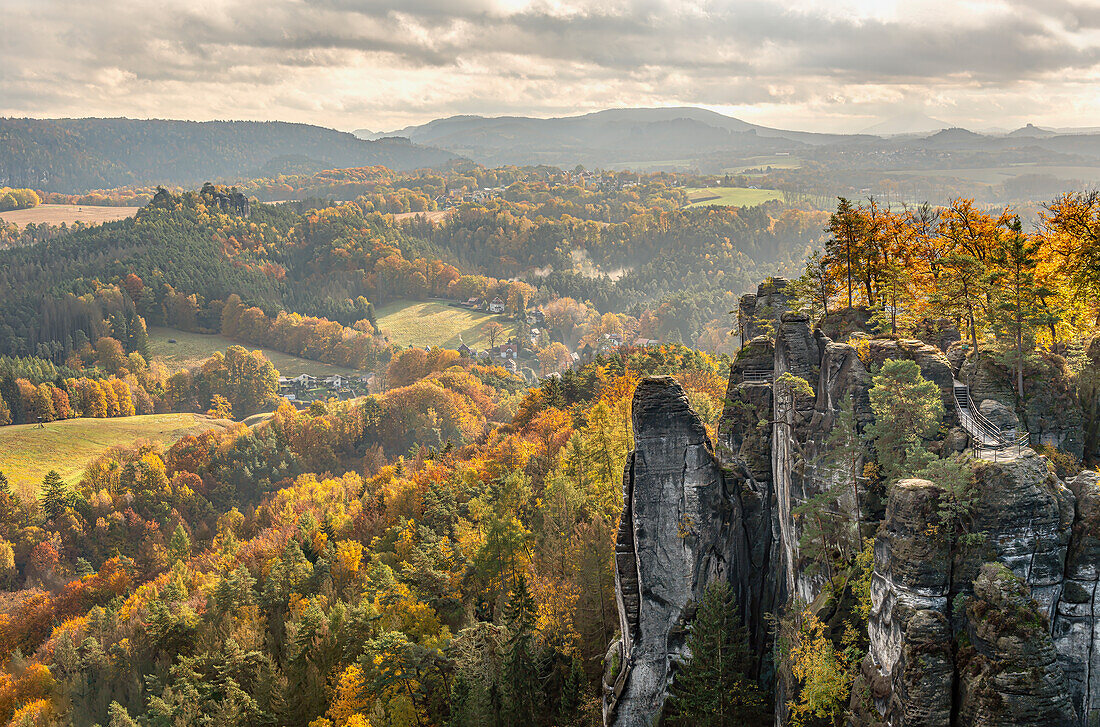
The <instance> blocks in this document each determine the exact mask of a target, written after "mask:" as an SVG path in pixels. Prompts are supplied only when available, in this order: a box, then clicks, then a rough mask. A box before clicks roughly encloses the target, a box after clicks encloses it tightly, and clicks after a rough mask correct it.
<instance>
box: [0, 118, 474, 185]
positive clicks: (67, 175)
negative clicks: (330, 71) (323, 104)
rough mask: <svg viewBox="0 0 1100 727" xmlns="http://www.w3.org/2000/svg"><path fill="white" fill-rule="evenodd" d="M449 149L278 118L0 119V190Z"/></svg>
mask: <svg viewBox="0 0 1100 727" xmlns="http://www.w3.org/2000/svg"><path fill="white" fill-rule="evenodd" d="M454 158H455V155H454V154H453V153H451V152H447V151H443V150H440V149H432V148H427V147H422V146H418V145H416V144H412V143H410V142H408V141H405V140H398V139H386V140H381V141H366V140H363V139H359V138H357V137H356V136H354V135H353V134H349V133H347V132H343V131H336V130H334V129H326V128H324V127H320V126H311V125H308V124H292V123H286V122H281V121H202V122H199V121H170V120H159V119H152V120H143V119H125V118H117V119H99V118H87V119H17V118H0V185H7V186H15V187H32V188H35V189H45V190H48V191H57V192H70V193H71V192H84V191H87V190H91V189H104V188H112V187H120V186H126V185H142V186H146V185H155V184H178V185H185V186H186V185H197V184H201V183H202V182H204V181H207V180H213V179H224V180H235V179H241V178H248V177H254V176H272V175H275V174H280V173H301V172H315V171H319V170H321V169H331V168H345V167H361V166H372V165H384V166H387V167H390V168H391V169H397V170H405V169H416V168H420V167H430V166H438V165H441V164H445V163H446V162H448V161H451V160H453V159H454Z"/></svg>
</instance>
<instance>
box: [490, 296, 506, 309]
mask: <svg viewBox="0 0 1100 727" xmlns="http://www.w3.org/2000/svg"><path fill="white" fill-rule="evenodd" d="M489 312H490V313H503V312H504V301H503V300H501V299H500V297H499V296H498V297H496V298H493V302H492V303H490V304H489Z"/></svg>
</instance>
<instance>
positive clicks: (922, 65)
mask: <svg viewBox="0 0 1100 727" xmlns="http://www.w3.org/2000/svg"><path fill="white" fill-rule="evenodd" d="M0 17H2V18H3V30H2V32H0V116H32V117H59V116H71V117H76V116H128V117H133V118H185V119H195V120H209V119H256V120H282V121H296V122H304V123H312V124H318V125H322V126H329V127H334V128H339V129H345V130H352V129H359V128H366V129H371V130H374V131H392V130H395V129H398V128H401V127H404V126H406V125H410V124H419V123H424V122H427V121H430V120H431V119H433V118H439V117H444V116H451V115H455V114H481V115H487V116H497V115H507V114H520V115H529V116H544V117H545V116H568V115H575V114H580V113H586V112H590V111H597V110H600V109H604V108H621V107H635V106H685V105H693V106H701V107H705V108H709V109H713V110H715V111H720V112H722V113H727V114H729V115H732V116H736V117H738V118H742V119H744V120H746V121H751V122H753V123H759V124H766V125H770V126H777V127H782V128H792V129H805V130H811V131H859V130H861V129H863V128H866V127H867V126H870V125H871V124H874V123H875V122H877V121H879V120H881V119H883V118H888V117H891V116H894V115H899V114H907V113H924V114H927V115H929V116H933V117H935V118H936V119H941V120H944V121H947V122H948V123H952V124H955V125H959V126H965V127H967V128H971V129H987V128H997V127H1000V128H1005V129H1011V128H1015V127H1018V126H1021V125H1023V124H1024V123H1026V122H1032V123H1036V124H1038V125H1043V126H1053V127H1061V126H1097V125H1100V0H1088V1H1087V2H1086V1H1079V0H1002V1H998V2H984V1H966V0H964V1H962V2H939V1H927V0H907V1H906V2H891V1H889V0H878V1H873V0H855V1H846V0H832V1H830V2H824V1H821V2H819V1H817V0H808V1H793V0H788V1H777V2H764V1H761V0H727V1H725V2H706V1H701V2H667V1H665V0H359V1H354V0H262V1H260V0H256V1H246V0H213V1H208V0H185V1H180V0H158V2H156V3H152V2H148V0H142V1H140V2H139V1H138V0H108V1H106V2H104V1H102V0H0Z"/></svg>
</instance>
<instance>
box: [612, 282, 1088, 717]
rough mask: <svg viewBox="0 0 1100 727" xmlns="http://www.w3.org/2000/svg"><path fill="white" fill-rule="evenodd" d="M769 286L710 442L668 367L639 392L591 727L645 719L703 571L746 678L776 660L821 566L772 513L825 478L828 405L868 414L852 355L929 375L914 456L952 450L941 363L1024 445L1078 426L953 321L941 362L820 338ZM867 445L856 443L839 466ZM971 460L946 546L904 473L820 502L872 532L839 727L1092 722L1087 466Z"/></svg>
mask: <svg viewBox="0 0 1100 727" xmlns="http://www.w3.org/2000/svg"><path fill="white" fill-rule="evenodd" d="M785 288H786V285H785V282H784V281H779V280H771V281H768V282H767V283H766V284H765V285H763V286H761V289H760V290H759V291H758V294H757V295H756V296H746V297H745V298H744V299H743V300H742V305H741V309H740V313H741V316H742V321H741V323H742V326H743V327H744V329H745V330H746V331H747V332H748V335H749V336H750V340H748V341H747V342H746V343H745V345H744V346H743V348H742V350H741V351H740V353H739V354H738V356H737V357H736V358H735V360H734V361H733V363H732V365H731V369H730V381H729V387H728V389H727V396H726V402H725V408H724V410H723V414H722V418H721V420H720V422H719V426H718V436H717V443H716V447H715V448H714V449H712V448H711V445H710V442H709V441H708V440H707V437H706V435H705V433H704V429H703V427H702V425H701V424H700V423H699V421H698V419H697V418H696V417H695V416H694V414H693V413H692V412H691V411H690V408H689V407H688V404H687V400H686V398H685V397H684V396H683V392H682V390H680V388H679V387H678V386H677V385H676V384H675V383H674V382H672V381H671V380H670V379H667V378H652V379H646V380H644V381H643V382H642V383H641V384H640V385H639V387H638V390H637V393H636V396H635V401H634V432H635V443H636V447H635V450H634V451H633V452H632V453H631V454H630V457H629V460H628V463H627V467H626V472H625V474H624V497H625V503H624V504H625V509H624V512H623V517H622V525H621V528H620V531H619V534H618V545H617V556H616V557H617V561H616V571H617V574H616V575H617V586H618V592H619V611H620V618H621V622H622V639H621V640H620V641H618V642H616V643H615V644H613V645H612V648H611V649H610V650H609V652H608V657H607V663H608V665H609V669H608V673H607V675H606V677H605V686H606V691H605V700H604V708H605V721H606V723H607V724H609V725H650V724H653V723H654V720H655V719H657V718H658V717H659V715H660V713H661V711H662V709H663V704H664V700H665V698H666V696H667V693H668V687H669V684H670V681H671V678H672V676H673V673H674V669H675V665H676V663H677V662H678V661H679V660H680V659H682V658H683V657H684V656H685V647H684V638H685V629H686V627H687V626H688V625H689V623H690V620H691V618H692V617H693V613H692V611H693V606H692V602H693V601H694V600H696V599H697V598H698V597H699V596H700V595H701V593H702V592H703V589H705V587H706V586H707V584H709V583H710V582H711V581H713V580H715V579H723V580H726V581H728V582H730V583H731V584H732V585H733V586H734V590H735V592H736V593H737V595H738V599H739V600H738V603H739V608H740V610H741V612H742V613H741V615H742V618H743V621H744V623H745V625H746V627H747V629H748V632H749V639H750V646H751V648H752V649H753V650H754V652H755V653H756V655H757V657H758V661H757V666H758V670H757V673H758V675H762V676H765V677H766V676H767V675H770V674H773V673H775V671H776V670H775V669H774V665H772V664H771V663H770V658H771V656H770V655H771V653H772V643H771V639H772V637H771V630H770V618H771V617H772V616H775V615H780V614H782V612H783V610H784V608H785V606H786V605H787V604H788V603H789V602H790V601H791V599H792V598H794V597H797V598H799V599H801V600H803V601H805V602H822V603H823V602H825V600H826V599H824V598H822V594H823V586H824V577H823V575H822V574H820V573H816V572H815V571H813V570H811V569H810V568H809V565H810V563H809V560H808V559H807V558H806V557H804V555H803V554H802V553H800V549H799V540H800V536H801V535H802V533H801V526H800V521H799V518H796V517H794V516H793V514H792V513H793V511H794V510H795V509H796V508H797V507H798V506H799V505H800V504H801V503H803V502H805V501H806V500H807V499H808V498H811V497H814V496H816V495H819V494H820V493H822V492H825V491H826V490H833V491H834V492H836V490H835V489H834V488H833V485H834V484H835V483H836V482H837V480H836V479H835V478H836V477H837V474H836V464H835V462H831V461H830V460H829V456H828V455H829V447H830V446H831V445H830V438H831V436H832V435H833V434H834V433H835V432H836V429H835V427H836V423H837V421H838V417H839V415H840V410H841V407H842V405H843V404H845V403H846V402H847V401H851V402H852V407H853V412H854V414H855V420H856V428H857V430H858V431H862V430H863V428H864V427H865V426H866V425H867V424H869V423H870V422H871V421H872V420H873V412H872V411H871V408H870V404H869V396H868V391H869V389H870V387H871V375H870V373H869V370H873V369H874V367H876V366H879V365H881V364H882V363H883V362H884V361H886V360H888V359H909V360H913V361H915V362H916V363H917V364H918V365H919V366H920V369H921V372H922V375H923V376H924V377H925V378H926V379H929V380H931V381H933V382H935V383H936V384H937V385H938V386H939V388H940V391H941V394H942V397H943V402H944V421H943V425H944V427H945V429H944V431H945V432H947V435H946V437H945V438H944V440H943V441H942V442H941V443H936V446H935V447H934V450H935V451H939V452H942V453H944V454H946V453H950V452H955V451H961V450H962V449H964V448H965V446H966V445H967V435H966V434H965V432H964V431H963V430H961V429H960V428H959V426H958V425H959V422H958V419H957V415H956V411H955V405H954V391H953V388H954V386H953V382H954V379H955V377H956V375H958V377H959V378H960V379H962V380H966V378H967V377H970V378H971V383H972V384H973V382H974V380H975V379H976V380H977V381H978V383H977V384H976V385H974V386H973V387H972V395H973V396H974V398H975V401H977V402H981V401H989V402H990V403H988V404H987V405H986V407H985V410H984V411H986V412H987V415H990V416H997V417H1000V418H1001V419H1003V424H1004V425H1005V427H1006V428H1008V427H1007V425H1009V424H1010V415H1011V417H1015V416H1016V415H1017V414H1019V415H1020V428H1021V430H1022V429H1023V428H1024V427H1026V428H1028V429H1029V431H1030V432H1031V433H1032V435H1033V437H1035V439H1033V441H1046V440H1045V439H1043V438H1044V437H1045V438H1046V439H1049V438H1050V437H1054V436H1056V437H1057V438H1058V441H1059V442H1061V443H1062V444H1063V445H1065V444H1066V443H1069V444H1071V445H1072V443H1073V442H1074V441H1083V439H1084V438H1083V436H1082V435H1081V433H1080V431H1079V429H1080V428H1079V424H1080V422H1079V420H1078V421H1077V424H1075V423H1074V421H1075V420H1074V419H1073V417H1074V414H1073V412H1072V411H1070V413H1069V414H1066V413H1065V412H1052V413H1047V414H1044V413H1041V412H1039V411H1038V409H1037V408H1036V407H1037V406H1038V405H1034V404H1028V405H1027V406H1025V407H1024V408H1023V409H1016V408H1015V407H1014V406H1008V404H1007V402H1006V400H1004V399H1002V398H1000V397H1001V396H1002V395H1003V394H1004V392H1003V391H1002V390H1001V389H999V388H997V387H998V386H1000V384H999V379H997V376H998V375H999V374H998V373H997V371H996V370H995V367H992V365H990V366H991V367H990V368H983V366H982V365H979V366H976V367H974V370H972V371H968V370H967V367H968V366H973V364H971V363H970V361H969V360H967V359H965V357H963V356H961V355H960V353H961V352H962V351H963V350H964V347H963V346H961V345H959V344H957V343H956V344H952V343H951V340H950V339H951V338H952V336H947V337H945V339H944V340H943V341H937V343H939V344H941V345H942V346H945V347H947V348H948V350H949V351H950V352H951V353H952V355H953V356H954V358H951V357H949V356H945V354H944V353H943V351H942V348H939V347H937V346H934V345H929V344H926V343H922V342H921V341H915V340H898V339H893V338H871V337H869V336H867V335H865V334H853V335H852V336H850V338H849V341H850V342H849V343H838V342H835V341H833V340H831V339H830V338H829V337H828V336H825V335H824V334H822V333H821V332H820V331H814V330H812V329H811V327H810V322H809V321H808V320H807V318H806V317H805V316H804V315H801V314H799V313H796V312H792V311H790V310H789V305H788V301H787V298H786V294H785ZM841 317H842V316H841ZM1096 348H1097V351H1098V353H1097V360H1100V344H1097V346H1096ZM949 359H950V360H949ZM1055 363H1056V362H1055ZM960 369H961V371H960ZM1098 370H1100V369H1098ZM1051 371H1053V372H1054V373H1053V374H1052V375H1053V377H1054V379H1056V382H1055V383H1054V384H1052V385H1050V386H1048V387H1047V389H1046V390H1047V391H1048V393H1049V396H1047V395H1046V394H1044V395H1043V396H1044V397H1045V398H1043V397H1039V401H1042V402H1047V403H1048V404H1050V405H1051V406H1052V407H1060V406H1062V404H1063V403H1064V402H1063V400H1064V399H1065V393H1066V392H1065V391H1064V388H1065V387H1064V384H1065V378H1064V377H1063V376H1062V374H1061V373H1058V371H1057V367H1055V368H1054V369H1051ZM956 372H958V374H956ZM785 375H789V376H797V377H800V378H802V379H805V380H806V382H808V383H809V384H810V386H811V388H812V389H813V393H812V395H804V394H803V395H795V394H794V392H795V390H796V387H792V386H791V385H790V378H789V376H785ZM1059 377H1062V378H1059ZM1036 380H1037V379H1036ZM1098 380H1100V375H1098ZM1033 384H1034V381H1032V384H1029V385H1033ZM1097 390H1100V386H1098V387H1097ZM994 394H995V395H996V396H994ZM1008 394H1009V395H1011V394H1012V390H1011V388H1009V389H1008ZM1007 401H1008V402H1011V401H1014V399H1011V398H1010V399H1008V400H1007ZM994 402H1000V403H1001V404H1004V405H1005V406H1006V407H1007V409H1006V410H1001V409H999V408H998V407H997V406H996V405H995V404H994ZM1096 408H1097V410H1098V411H1100V403H1098V404H1097V405H1096ZM1070 409H1072V407H1070ZM1077 411H1078V412H1080V409H1079V408H1078V409H1077ZM1075 427H1077V430H1075V429H1074V428H1075ZM1098 429H1100V425H1098ZM1075 431H1076V434H1075V433H1074V432H1075ZM1074 437H1077V440H1075V439H1074ZM865 446H866V445H865ZM1096 446H1097V447H1098V448H1100V444H1098V445H1096ZM870 454H871V452H870V451H868V450H862V451H861V452H859V453H857V455H856V459H857V462H856V468H855V469H856V471H862V467H863V462H864V461H867V458H868V457H869V456H870ZM973 472H974V477H975V483H976V486H977V496H976V498H975V503H976V504H975V506H974V507H973V509H972V511H971V512H970V514H969V517H968V518H967V519H966V525H967V531H968V532H969V533H971V534H972V535H980V536H981V537H980V538H977V539H968V541H967V544H965V545H964V544H963V542H962V540H961V539H960V538H959V537H957V535H958V534H956V533H949V532H947V531H946V526H945V525H944V523H943V515H942V512H943V510H944V508H945V507H946V506H947V504H948V502H949V499H950V494H949V493H946V490H945V489H944V483H939V482H929V481H927V480H918V479H911V480H903V481H902V482H900V483H897V484H895V485H894V486H892V487H890V490H889V493H886V492H883V491H881V488H880V489H879V490H876V489H875V488H874V486H872V485H871V484H868V483H864V484H860V485H858V486H857V487H856V488H855V490H854V491H853V492H848V491H844V492H843V493H841V494H839V495H830V498H832V497H837V498H838V499H837V500H836V504H835V509H833V510H831V512H832V514H833V515H835V516H836V517H844V518H851V516H852V515H853V513H854V512H855V511H856V510H857V509H858V513H859V515H860V520H861V522H862V523H863V525H864V530H863V535H864V536H865V537H874V538H875V549H874V556H875V560H874V572H873V578H872V583H871V608H872V610H871V614H870V616H869V619H868V624H867V627H868V636H869V641H870V647H869V651H868V654H867V657H866V658H865V659H864V661H863V663H862V664H861V667H860V675H859V677H858V680H857V684H856V685H855V687H854V688H853V690H852V695H851V720H850V725H852V727H871V725H875V726H879V725H890V726H891V727H913V726H916V725H921V726H924V725H928V726H942V727H964V726H968V725H971V724H978V725H989V726H992V725H1000V724H1005V725H1040V724H1052V725H1062V724H1065V725H1074V727H1085V725H1088V724H1092V723H1095V722H1098V721H1100V625H1098V624H1097V610H1098V609H1097V605H1098V598H1100V595H1098V593H1097V591H1098V589H1097V585H1098V583H1100V481H1098V478H1097V475H1096V474H1095V473H1091V472H1088V473H1084V474H1082V475H1079V476H1078V477H1076V478H1075V479H1073V480H1071V481H1069V483H1068V485H1069V486H1068V487H1067V486H1066V485H1065V484H1063V483H1062V482H1061V481H1060V480H1059V479H1058V478H1057V477H1056V476H1055V474H1054V473H1053V469H1052V468H1051V467H1050V466H1049V464H1048V462H1047V460H1046V459H1045V458H1043V457H1039V456H1037V455H1035V454H1034V453H1032V452H1031V451H1030V450H1025V451H1024V454H1023V455H1022V456H1019V457H1016V458H1012V459H1009V460H1008V461H1003V460H1002V461H997V462H991V461H979V462H975V463H974V464H973ZM880 525H881V527H879V526H880ZM971 540H974V542H971ZM837 638H839V637H837ZM778 673H779V676H778V678H777V681H778V683H777V684H776V685H775V689H776V705H777V711H776V724H778V725H783V724H785V723H786V713H785V709H784V705H785V704H786V702H787V698H788V697H789V696H792V691H793V690H796V689H798V685H797V684H795V683H792V681H791V679H792V677H790V675H789V674H787V673H786V672H785V671H784V670H779V672H778Z"/></svg>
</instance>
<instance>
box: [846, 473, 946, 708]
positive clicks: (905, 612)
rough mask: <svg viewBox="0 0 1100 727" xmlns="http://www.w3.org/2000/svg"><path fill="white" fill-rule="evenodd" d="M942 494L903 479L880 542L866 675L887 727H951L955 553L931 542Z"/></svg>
mask: <svg viewBox="0 0 1100 727" xmlns="http://www.w3.org/2000/svg"><path fill="white" fill-rule="evenodd" d="M940 495H941V490H940V488H939V487H938V486H937V485H936V484H934V483H932V482H929V481H928V480H902V481H901V482H899V483H898V484H897V485H896V486H895V488H894V489H893V491H892V492H891V494H890V499H889V503H888V505H887V508H886V520H885V522H884V523H883V526H882V529H881V531H880V534H879V536H878V538H876V540H875V571H874V574H873V576H872V581H871V609H872V610H871V615H870V619H869V621H868V624H867V626H868V635H869V636H870V641H871V644H870V649H869V652H868V655H867V658H866V660H865V663H864V665H863V672H864V675H865V676H867V677H869V680H870V681H871V682H872V683H876V684H877V685H878V688H877V689H876V690H875V691H876V694H875V695H874V696H875V707H876V708H877V710H878V712H879V715H881V717H882V718H883V720H884V721H885V723H886V724H891V725H927V726H928V727H932V726H933V725H937V726H939V725H942V726H943V727H947V725H949V724H950V721H951V687H952V685H953V684H954V654H953V653H952V650H951V638H950V628H949V627H948V623H947V618H946V614H947V610H948V609H947V605H948V597H949V595H950V591H951V553H950V549H949V547H948V546H949V540H948V539H947V538H935V537H929V528H930V527H932V526H933V525H934V523H935V522H936V520H937V517H938V516H937V512H938V509H939V505H940V502H939V500H940Z"/></svg>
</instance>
